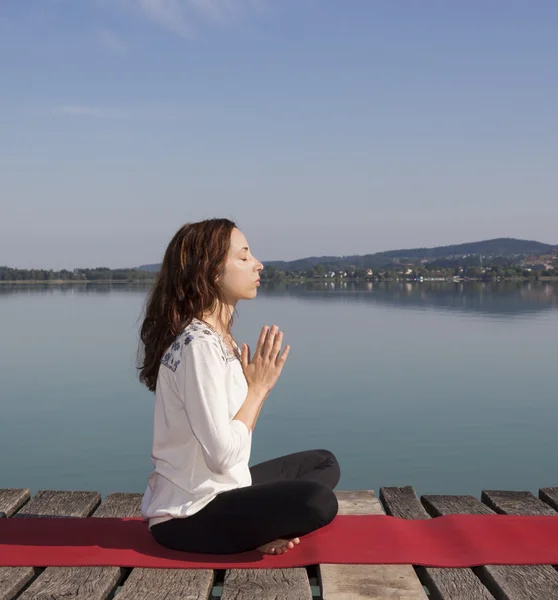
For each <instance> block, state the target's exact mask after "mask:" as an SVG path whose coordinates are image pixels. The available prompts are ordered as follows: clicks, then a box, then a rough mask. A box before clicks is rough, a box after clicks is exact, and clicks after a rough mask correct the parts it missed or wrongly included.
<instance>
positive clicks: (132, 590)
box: [92, 493, 214, 600]
mask: <svg viewBox="0 0 558 600" xmlns="http://www.w3.org/2000/svg"><path fill="white" fill-rule="evenodd" d="M141 499H142V494H123V493H113V494H109V495H108V496H107V497H106V499H105V500H104V501H103V503H102V504H101V506H99V508H98V509H97V510H96V511H95V513H94V514H93V515H92V516H93V517H139V516H141V512H140V505H141ZM213 578H214V576H213V569H148V568H143V567H142V568H139V567H138V568H135V569H133V570H132V572H131V574H130V575H129V577H128V578H127V579H126V580H125V581H124V582H123V584H122V588H121V589H120V590H119V592H118V596H117V597H118V600H179V599H182V600H206V599H207V598H209V596H210V595H211V589H212V588H213Z"/></svg>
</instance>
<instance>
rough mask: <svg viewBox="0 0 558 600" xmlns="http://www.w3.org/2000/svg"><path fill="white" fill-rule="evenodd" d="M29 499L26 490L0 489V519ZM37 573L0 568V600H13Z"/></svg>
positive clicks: (6, 516) (23, 568)
mask: <svg viewBox="0 0 558 600" xmlns="http://www.w3.org/2000/svg"><path fill="white" fill-rule="evenodd" d="M30 497H31V494H30V493H29V490H27V489H15V488H8V489H0V518H8V517H11V516H12V515H13V514H14V513H15V512H16V511H17V510H18V509H19V508H21V507H22V506H23V505H24V504H25V503H26V502H27V501H28V500H29V498H30ZM39 573H40V569H35V568H34V567H0V600H12V598H15V597H16V596H17V595H18V594H19V593H20V592H21V591H22V590H23V589H24V588H25V586H26V585H28V584H29V583H30V582H31V581H32V580H33V578H34V577H36V576H37V575H38V574H39Z"/></svg>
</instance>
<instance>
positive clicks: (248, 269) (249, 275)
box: [220, 227, 264, 302]
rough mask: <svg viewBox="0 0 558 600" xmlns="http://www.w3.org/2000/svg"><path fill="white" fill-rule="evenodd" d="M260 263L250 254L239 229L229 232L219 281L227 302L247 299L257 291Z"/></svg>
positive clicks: (261, 266) (254, 295) (252, 296)
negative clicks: (223, 266)
mask: <svg viewBox="0 0 558 600" xmlns="http://www.w3.org/2000/svg"><path fill="white" fill-rule="evenodd" d="M263 268H264V267H263V265H262V263H261V262H260V261H259V260H258V259H257V258H255V257H254V256H252V254H251V252H250V247H249V246H248V242H247V241H246V238H245V237H244V234H243V233H242V231H240V229H237V228H236V227H235V228H234V229H233V230H232V233H231V245H230V248H229V253H228V255H227V261H226V263H225V273H224V275H223V279H222V280H221V282H220V285H221V289H222V290H223V293H224V294H225V297H226V298H227V300H228V301H229V302H235V301H236V300H249V299H251V298H255V297H256V295H257V293H258V286H259V284H258V283H257V282H258V279H259V277H260V271H261V270H262V269H263Z"/></svg>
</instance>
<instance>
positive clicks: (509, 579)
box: [421, 495, 558, 600]
mask: <svg viewBox="0 0 558 600" xmlns="http://www.w3.org/2000/svg"><path fill="white" fill-rule="evenodd" d="M421 500H422V503H423V505H424V506H425V508H426V510H427V511H428V513H429V514H430V515H431V516H442V515H449V514H493V511H491V510H490V509H489V508H488V507H487V506H486V505H485V504H482V503H481V502H480V501H478V500H477V499H476V498H474V497H473V496H434V495H428V496H422V498H421ZM473 571H474V572H475V574H476V575H477V576H478V577H479V579H480V580H481V581H482V582H483V583H484V585H485V586H486V587H487V588H488V589H489V590H490V592H491V593H492V595H493V596H494V597H495V598H496V599H497V600H541V599H544V600H547V599H550V598H558V573H557V572H556V570H555V569H553V568H552V567H551V566H550V565H484V566H482V567H475V568H474V569H473Z"/></svg>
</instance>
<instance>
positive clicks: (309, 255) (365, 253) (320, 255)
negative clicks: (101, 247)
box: [0, 236, 558, 271]
mask: <svg viewBox="0 0 558 600" xmlns="http://www.w3.org/2000/svg"><path fill="white" fill-rule="evenodd" d="M506 237H508V238H509V236H506ZM493 239H497V238H488V239H486V240H469V241H468V242H459V243H456V244H443V245H442V246H445V245H451V246H458V245H460V244H461V243H465V244H468V243H473V244H474V243H479V242H488V241H490V240H493ZM514 239H517V240H521V241H529V242H538V243H541V244H547V245H549V246H555V247H558V244H552V243H549V242H544V241H541V240H526V239H524V238H514ZM437 246H438V245H436V246H416V247H413V248H411V246H406V247H402V248H383V249H382V250H377V251H376V252H390V251H395V250H399V251H401V250H416V249H419V248H435V247H437ZM374 253H375V252H363V253H361V254H359V255H357V254H354V253H347V254H339V255H335V254H327V253H326V254H308V255H305V256H297V257H295V258H293V259H290V260H284V259H282V258H277V259H265V260H262V262H263V263H274V262H291V261H296V260H303V259H307V258H322V257H324V256H339V257H344V256H363V255H368V254H374ZM160 263H161V261H151V262H145V263H137V264H133V265H117V266H113V267H110V268H111V269H137V268H139V267H143V266H149V265H154V264H160ZM0 266H6V267H10V268H15V269H52V270H54V271H59V270H61V269H67V270H72V269H77V268H82V269H94V268H99V267H108V266H109V265H107V264H91V265H70V266H66V267H60V268H58V269H55V268H53V267H50V266H42V267H41V266H34V267H15V266H13V265H0Z"/></svg>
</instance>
